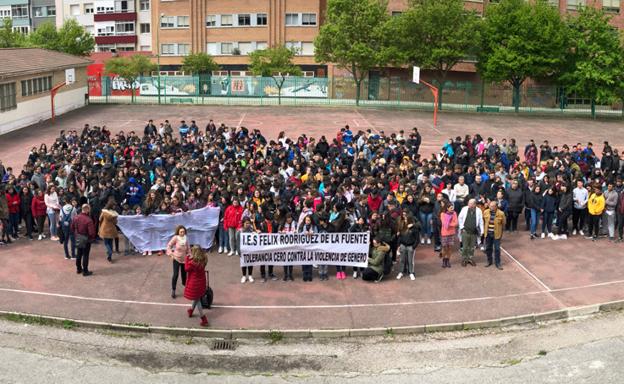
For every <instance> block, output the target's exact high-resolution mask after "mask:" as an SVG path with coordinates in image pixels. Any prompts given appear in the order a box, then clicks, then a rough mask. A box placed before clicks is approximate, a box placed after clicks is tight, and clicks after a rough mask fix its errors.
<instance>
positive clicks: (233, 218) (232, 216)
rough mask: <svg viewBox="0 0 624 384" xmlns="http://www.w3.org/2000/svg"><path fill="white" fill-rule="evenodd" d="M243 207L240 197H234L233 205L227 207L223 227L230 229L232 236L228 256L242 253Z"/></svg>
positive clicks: (230, 236) (230, 235)
mask: <svg viewBox="0 0 624 384" xmlns="http://www.w3.org/2000/svg"><path fill="white" fill-rule="evenodd" d="M242 218H243V207H242V206H241V205H240V202H239V201H238V198H236V197H235V198H233V199H232V205H229V206H228V207H227V208H226V209H225V213H224V214H223V227H224V228H225V229H226V230H227V231H228V235H229V238H230V253H228V256H232V255H234V254H235V255H236V256H239V255H240V230H241V227H242Z"/></svg>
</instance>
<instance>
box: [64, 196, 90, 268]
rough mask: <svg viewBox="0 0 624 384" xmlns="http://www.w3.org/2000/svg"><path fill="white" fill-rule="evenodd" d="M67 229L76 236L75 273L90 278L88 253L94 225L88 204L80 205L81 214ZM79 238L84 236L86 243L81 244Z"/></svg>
mask: <svg viewBox="0 0 624 384" xmlns="http://www.w3.org/2000/svg"><path fill="white" fill-rule="evenodd" d="M69 228H70V230H71V231H72V233H74V234H75V235H76V243H77V244H76V249H77V250H78V252H77V253H76V273H82V275H83V276H90V275H92V274H93V272H91V271H89V252H91V243H92V242H93V241H94V240H95V223H94V222H93V219H91V207H90V206H89V204H83V205H82V213H81V214H80V215H77V216H76V217H74V219H73V220H72V222H71V224H70V227H69ZM79 236H86V238H87V241H86V242H84V243H82V244H81V242H79Z"/></svg>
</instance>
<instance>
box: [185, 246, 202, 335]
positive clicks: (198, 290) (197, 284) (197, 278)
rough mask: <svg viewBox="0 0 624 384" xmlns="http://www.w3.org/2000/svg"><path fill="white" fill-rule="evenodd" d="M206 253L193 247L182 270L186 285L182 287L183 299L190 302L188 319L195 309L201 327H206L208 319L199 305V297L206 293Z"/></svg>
mask: <svg viewBox="0 0 624 384" xmlns="http://www.w3.org/2000/svg"><path fill="white" fill-rule="evenodd" d="M207 262H208V259H207V258H206V253H205V252H204V251H203V250H202V249H201V248H200V247H198V246H196V245H195V246H193V248H192V249H191V255H190V256H189V255H186V257H185V259H184V270H185V271H186V285H185V286H184V297H185V298H186V299H189V300H191V302H192V303H191V308H189V309H187V310H186V312H187V313H188V316H189V317H193V312H194V311H195V308H197V312H198V313H199V316H200V319H201V323H199V325H201V326H202V327H205V326H207V325H208V318H207V317H206V315H204V311H203V309H202V305H201V297H202V296H203V295H204V293H205V292H206V263H207Z"/></svg>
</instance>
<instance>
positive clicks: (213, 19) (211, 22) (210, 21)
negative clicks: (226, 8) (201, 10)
mask: <svg viewBox="0 0 624 384" xmlns="http://www.w3.org/2000/svg"><path fill="white" fill-rule="evenodd" d="M216 26H217V15H208V16H206V27H216Z"/></svg>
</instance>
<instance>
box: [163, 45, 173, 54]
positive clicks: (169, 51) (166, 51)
mask: <svg viewBox="0 0 624 384" xmlns="http://www.w3.org/2000/svg"><path fill="white" fill-rule="evenodd" d="M160 52H161V54H163V55H175V44H161V45H160Z"/></svg>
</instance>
